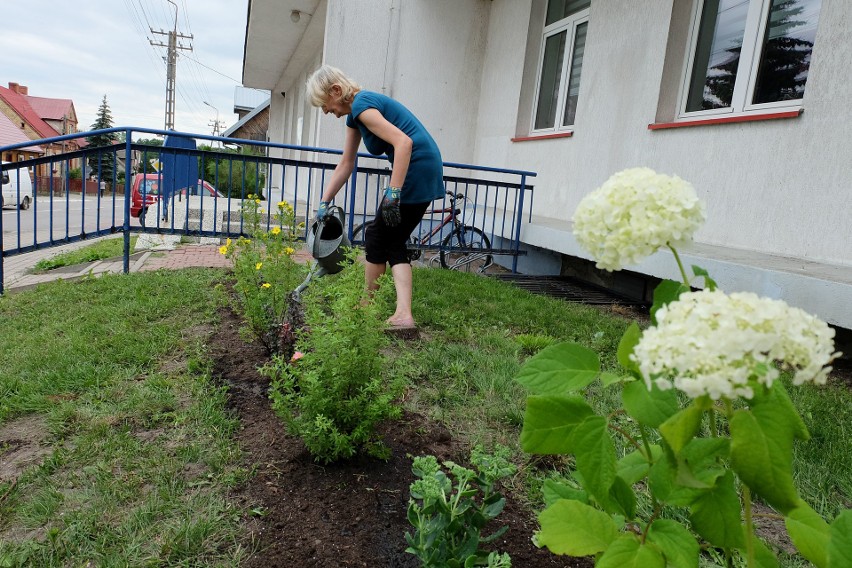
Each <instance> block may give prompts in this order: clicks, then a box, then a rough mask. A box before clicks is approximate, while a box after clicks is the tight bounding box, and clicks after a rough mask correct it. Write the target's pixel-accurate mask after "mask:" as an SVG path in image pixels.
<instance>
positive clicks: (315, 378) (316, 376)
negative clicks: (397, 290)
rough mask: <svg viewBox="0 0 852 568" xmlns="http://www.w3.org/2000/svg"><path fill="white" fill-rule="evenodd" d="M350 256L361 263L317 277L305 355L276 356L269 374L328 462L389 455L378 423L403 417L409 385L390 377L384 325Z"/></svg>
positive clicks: (306, 437)
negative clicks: (362, 454)
mask: <svg viewBox="0 0 852 568" xmlns="http://www.w3.org/2000/svg"><path fill="white" fill-rule="evenodd" d="M348 254H349V260H350V261H353V262H349V263H348V265H347V266H346V267H345V268H344V269H343V270H342V271H341V272H340V273H339V274H337V275H334V276H327V277H325V278H319V279H316V280H315V281H314V282H313V283H312V285H311V287H310V288H309V289H308V290H307V292H306V293H305V295H304V296H303V302H304V308H305V319H304V328H303V329H302V330H301V331H300V332H299V339H298V341H297V344H296V350H297V353H298V354H299V355H300V356H299V357H298V358H296V357H292V358H290V359H287V358H286V357H284V356H281V355H276V356H274V357H273V359H272V362H271V363H270V364H269V365H267V367H265V368H264V369H263V370H262V372H263V373H265V374H266V375H267V376H270V377H271V378H272V379H273V381H272V386H271V389H270V397H271V398H272V407H273V409H275V411H276V412H277V413H278V414H279V416H281V418H282V419H283V420H284V422H285V423H286V424H287V426H288V428H289V430H290V432H291V433H293V434H295V435H298V436H300V437H301V438H302V440H303V441H304V442H305V445H306V446H307V448H308V450H309V451H310V452H311V454H312V455H313V456H314V457H315V458H316V459H317V460H318V461H321V462H324V463H329V462H332V461H336V460H340V459H345V458H349V457H351V456H353V455H355V454H356V453H357V452H358V451H360V450H366V452H367V453H368V454H370V455H373V456H376V457H379V458H387V457H388V456H387V448H386V447H385V446H384V445H383V444H382V443H381V441H380V440H379V439H378V438H377V435H376V426H377V425H378V424H379V423H380V422H381V421H383V420H386V419H389V418H391V419H392V418H397V417H399V415H400V408H399V406H397V405H396V404H395V403H394V399H396V397H397V396H398V395H399V394H400V393H401V391H402V386H403V382H402V381H400V380H397V379H393V378H388V377H386V376H384V375H385V373H384V370H385V367H386V365H385V360H384V357H383V356H382V354H381V352H382V349H383V348H384V347H385V346H386V345H387V342H388V338H387V336H386V335H385V333H384V324H383V322H382V320H381V317H380V316H379V310H378V308H377V306H376V304H375V303H374V302H371V301H369V298H368V296H367V292H366V291H365V289H364V267H363V265H362V264H361V263H357V262H354V260H355V259H356V251H354V250H352V251H349V253H348Z"/></svg>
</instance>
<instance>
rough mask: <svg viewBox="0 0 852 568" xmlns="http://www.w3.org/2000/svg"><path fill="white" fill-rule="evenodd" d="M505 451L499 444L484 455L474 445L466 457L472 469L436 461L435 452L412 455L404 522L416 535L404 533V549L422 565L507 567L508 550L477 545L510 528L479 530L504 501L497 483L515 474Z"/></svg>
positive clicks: (436, 566) (430, 566)
mask: <svg viewBox="0 0 852 568" xmlns="http://www.w3.org/2000/svg"><path fill="white" fill-rule="evenodd" d="M508 457H509V451H508V450H507V449H506V448H503V447H498V448H496V449H495V451H494V453H492V454H488V453H486V452H485V451H484V449H483V448H482V446H479V445H477V446H475V447H474V448H473V450H472V452H471V456H470V461H471V463H472V464H473V467H474V468H475V469H468V468H465V467H462V466H460V465H458V464H456V463H453V462H451V461H446V462H444V463H443V465H444V467H446V468H447V471H444V468H442V467H441V465H440V464H438V460H437V459H436V458H435V456H421V457H416V458H414V462H413V465H412V468H411V469H412V472H413V473H414V475H415V476H416V477H417V480H416V481H415V482H414V483H412V484H411V488H410V491H411V499H410V500H409V503H408V521H409V523H411V525H412V526H414V528H415V531H414V534H413V535H412V534H410V533H406V534H405V540H406V541H407V542H408V548H407V549H406V552H409V553H411V554H414V555H415V556H417V558H419V559H420V561H421V562H422V566H423V567H424V568H445V567H449V568H461V567H465V568H467V567H471V566H489V567H491V568H510V567H511V565H512V561H511V559H510V558H509V555H508V554H500V553H498V552H490V553H489V552H485V551H483V550H482V549H481V548H480V545H481V544H487V543H489V542H493V541H494V540H495V539H497V538H499V537H500V536H501V535H502V534H503V533H504V532H506V530H507V528H508V527H505V526H504V527H501V528H500V529H498V530H497V531H495V532H494V533H493V534H491V535H489V536H487V537H483V536H482V535H481V531H482V529H483V528H484V527H485V525H486V523H488V522H489V521H490V520H491V519H494V518H495V517H497V515H499V514H500V512H501V511H502V510H503V507H504V506H505V505H506V499H505V498H504V497H503V496H502V495H501V494H500V492H499V491H498V490H497V487H496V485H497V482H498V481H499V480H501V479H504V478H506V477H509V476H511V475H514V473H515V471H516V468H515V466H514V465H512V464H511V463H509V461H508Z"/></svg>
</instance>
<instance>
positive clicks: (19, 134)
mask: <svg viewBox="0 0 852 568" xmlns="http://www.w3.org/2000/svg"><path fill="white" fill-rule="evenodd" d="M29 141H30V139H29V138H28V137H27V135H26V134H24V131H23V130H21V129H20V128H18V126H17V125H16V124H15V123H14V122H12V121H11V120H9V117H8V116H6V115H5V114H3V113H2V112H0V146H9V145H11V144H20V143H21V142H29ZM21 150H23V151H25V152H36V153H38V154H44V150H43V149H42V147H41V146H27V147H26V148H21Z"/></svg>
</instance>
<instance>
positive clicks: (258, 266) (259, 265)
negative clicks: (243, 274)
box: [254, 262, 263, 270]
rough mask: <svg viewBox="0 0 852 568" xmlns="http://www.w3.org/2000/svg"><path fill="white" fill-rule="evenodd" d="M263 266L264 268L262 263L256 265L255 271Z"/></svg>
mask: <svg viewBox="0 0 852 568" xmlns="http://www.w3.org/2000/svg"><path fill="white" fill-rule="evenodd" d="M261 266H263V263H262V262H258V263H257V264H255V265H254V269H255V270H260V267H261Z"/></svg>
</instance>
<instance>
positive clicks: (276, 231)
mask: <svg viewBox="0 0 852 568" xmlns="http://www.w3.org/2000/svg"><path fill="white" fill-rule="evenodd" d="M280 232H281V227H272V230H271V231H270V233H272V234H273V235H277V234H278V233H280Z"/></svg>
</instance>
